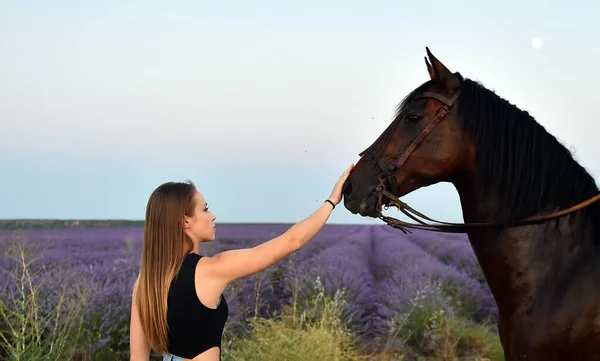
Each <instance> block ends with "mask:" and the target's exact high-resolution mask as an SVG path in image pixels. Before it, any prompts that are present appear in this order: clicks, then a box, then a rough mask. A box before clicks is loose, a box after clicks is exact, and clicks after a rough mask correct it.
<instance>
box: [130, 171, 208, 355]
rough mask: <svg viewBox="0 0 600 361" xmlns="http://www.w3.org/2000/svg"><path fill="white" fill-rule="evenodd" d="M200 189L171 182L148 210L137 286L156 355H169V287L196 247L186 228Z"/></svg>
mask: <svg viewBox="0 0 600 361" xmlns="http://www.w3.org/2000/svg"><path fill="white" fill-rule="evenodd" d="M195 193H196V187H195V185H194V183H192V182H191V181H187V182H168V183H164V184H162V185H160V186H159V187H158V188H156V189H155V190H154V192H152V194H151V195H150V198H149V200H148V205H147V207H146V223H145V226H144V245H143V249H142V260H141V264H140V272H139V276H138V280H137V286H136V290H135V292H136V301H137V309H138V312H139V314H140V319H141V323H142V328H143V330H144V333H145V335H146V338H147V340H148V343H149V344H150V347H151V348H152V349H153V350H155V351H156V352H167V347H168V338H167V296H168V292H169V286H170V285H171V282H172V280H173V278H174V277H175V274H176V273H177V272H178V270H179V268H180V267H181V264H182V263H183V259H184V258H185V256H186V255H187V254H189V253H190V252H191V251H192V249H193V243H192V241H191V240H190V239H189V237H188V236H187V235H186V234H185V232H184V228H183V221H184V216H186V215H187V216H193V213H194V208H195V206H196V204H195V199H194V195H195Z"/></svg>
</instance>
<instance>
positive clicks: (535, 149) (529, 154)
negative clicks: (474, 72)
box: [458, 79, 600, 228]
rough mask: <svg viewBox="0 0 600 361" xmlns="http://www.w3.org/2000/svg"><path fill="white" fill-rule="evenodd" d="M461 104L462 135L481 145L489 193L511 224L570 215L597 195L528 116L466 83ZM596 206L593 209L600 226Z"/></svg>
mask: <svg viewBox="0 0 600 361" xmlns="http://www.w3.org/2000/svg"><path fill="white" fill-rule="evenodd" d="M461 88H462V90H461V95H460V97H459V100H458V113H459V114H460V115H461V116H462V126H463V132H465V134H467V135H468V136H470V137H471V138H472V139H474V140H475V142H476V149H477V163H478V164H477V166H478V169H479V171H480V172H481V176H482V177H483V184H484V185H485V187H486V188H485V189H483V191H484V192H487V193H490V194H496V195H498V199H495V201H497V202H499V205H500V207H501V209H502V210H503V211H504V212H505V214H503V216H504V217H506V219H504V220H503V221H507V222H514V221H517V220H520V219H523V218H526V217H529V216H532V215H534V214H537V213H540V212H553V211H556V210H557V209H561V210H562V209H567V208H570V207H572V206H574V205H575V204H577V203H579V202H582V201H584V200H586V199H587V198H590V197H593V196H595V195H596V194H598V192H599V191H598V186H597V185H596V182H595V181H594V178H593V177H592V176H591V175H590V174H589V173H588V172H587V170H586V169H585V168H584V167H582V166H581V165H580V164H579V163H578V162H577V161H575V159H573V156H572V154H571V152H570V151H569V150H568V149H567V148H566V147H565V146H564V145H563V144H561V143H560V142H559V141H558V139H556V137H555V136H553V135H552V134H550V133H549V132H548V131H547V130H546V129H545V128H544V127H543V126H542V125H541V124H539V123H538V122H537V121H536V120H535V118H534V117H533V116H531V115H530V114H529V113H528V112H527V111H525V110H521V109H519V108H518V107H517V106H516V105H514V104H512V103H510V102H509V101H507V100H506V99H503V98H501V97H500V96H498V95H497V94H496V93H495V92H493V91H491V90H489V89H487V88H485V87H484V86H483V85H482V84H481V83H479V82H475V81H472V80H470V79H465V80H464V81H463V83H462V87H461ZM599 209H600V208H599V207H598V206H597V204H594V205H591V206H588V209H584V211H587V210H590V211H591V213H590V212H588V213H589V214H590V215H592V216H593V217H592V219H591V221H592V223H593V224H594V225H595V227H596V228H600V227H598V225H599V224H600V217H599V215H600V211H599Z"/></svg>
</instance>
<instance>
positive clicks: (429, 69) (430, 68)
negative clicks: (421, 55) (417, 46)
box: [425, 57, 435, 80]
mask: <svg viewBox="0 0 600 361" xmlns="http://www.w3.org/2000/svg"><path fill="white" fill-rule="evenodd" d="M425 65H426V66H427V72H428V73H429V77H430V78H431V80H434V79H435V73H434V72H433V68H432V67H431V64H429V60H427V57H425Z"/></svg>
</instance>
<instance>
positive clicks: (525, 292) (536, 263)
mask: <svg viewBox="0 0 600 361" xmlns="http://www.w3.org/2000/svg"><path fill="white" fill-rule="evenodd" d="M453 184H454V186H455V188H456V189H457V192H458V194H459V197H460V201H461V207H462V211H463V218H464V221H465V222H466V223H472V222H495V221H498V219H501V218H503V217H502V215H503V214H506V212H509V210H504V209H501V208H500V207H499V206H498V205H497V203H496V202H494V199H497V198H496V197H499V196H501V194H483V193H477V192H474V191H473V190H474V189H481V187H480V185H481V182H480V179H479V178H478V177H477V176H476V175H474V174H471V175H470V176H466V177H463V178H462V179H461V180H460V181H455V182H453ZM499 193H501V192H499ZM557 222H558V227H557ZM577 222H579V220H578V219H577V216H575V218H574V219H569V217H563V218H560V219H558V220H555V221H549V222H545V223H541V224H536V225H527V226H518V227H510V228H504V229H498V228H490V229H479V230H472V231H469V233H468V236H469V240H470V243H471V246H472V248H473V251H474V252H475V254H476V256H477V259H478V261H479V264H480V266H481V268H482V271H483V273H484V275H485V277H486V280H487V283H488V285H489V287H490V289H491V291H492V294H493V295H494V298H495V299H496V302H497V304H498V308H499V311H500V314H501V315H502V314H504V315H505V316H508V315H511V314H513V313H514V312H515V310H517V309H523V308H524V307H526V305H525V303H530V304H531V303H535V302H536V301H539V300H540V299H541V298H543V297H545V296H544V294H546V295H547V294H549V293H550V292H553V291H552V289H553V288H555V287H557V285H556V280H557V279H561V274H565V273H566V272H570V271H572V270H573V268H574V267H575V264H576V263H577V262H580V261H581V260H582V257H584V255H585V253H586V252H587V254H588V255H587V257H589V254H590V253H589V252H592V253H597V252H596V250H592V249H591V248H589V246H588V245H587V243H581V239H582V238H583V237H589V229H587V228H582V227H580V228H577ZM586 247H588V248H589V249H586V250H584V248H586ZM558 286H560V285H558Z"/></svg>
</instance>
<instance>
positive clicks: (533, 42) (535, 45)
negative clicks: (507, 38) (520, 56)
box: [531, 38, 542, 49]
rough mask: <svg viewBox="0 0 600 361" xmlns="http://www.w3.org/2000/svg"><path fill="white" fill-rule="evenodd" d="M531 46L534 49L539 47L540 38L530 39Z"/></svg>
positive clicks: (540, 45) (540, 44)
mask: <svg viewBox="0 0 600 361" xmlns="http://www.w3.org/2000/svg"><path fill="white" fill-rule="evenodd" d="M531 46H533V48H534V49H540V48H541V47H542V39H540V38H534V39H533V40H532V41H531Z"/></svg>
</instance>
